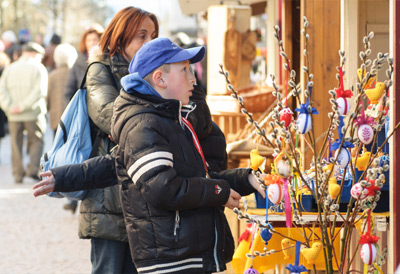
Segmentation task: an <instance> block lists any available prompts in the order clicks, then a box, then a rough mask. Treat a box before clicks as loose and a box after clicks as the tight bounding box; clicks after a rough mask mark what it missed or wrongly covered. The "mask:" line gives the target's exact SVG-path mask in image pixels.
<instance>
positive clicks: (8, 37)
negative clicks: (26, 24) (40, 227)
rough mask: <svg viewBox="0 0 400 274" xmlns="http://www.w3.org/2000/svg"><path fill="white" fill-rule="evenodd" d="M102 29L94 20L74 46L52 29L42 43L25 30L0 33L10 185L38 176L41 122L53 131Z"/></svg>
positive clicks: (2, 126)
mask: <svg viewBox="0 0 400 274" xmlns="http://www.w3.org/2000/svg"><path fill="white" fill-rule="evenodd" d="M103 31H104V29H103V28H102V27H101V26H100V25H98V24H93V25H91V26H90V27H88V28H86V29H84V30H83V33H82V35H81V39H80V43H79V45H78V46H77V47H74V46H73V45H71V44H68V43H62V37H61V36H60V35H58V34H56V33H54V34H52V35H51V38H50V39H49V41H48V43H46V44H44V43H43V36H42V35H37V36H35V37H34V39H32V37H31V34H30V32H29V30H27V29H24V30H20V31H19V32H18V34H17V35H16V34H15V33H14V32H13V31H12V30H6V31H4V32H3V33H2V34H1V40H0V76H1V78H0V79H1V80H0V140H1V138H3V137H4V136H5V135H6V134H10V137H11V150H12V159H11V160H12V173H13V177H14V181H15V183H22V182H23V179H24V177H31V178H33V179H35V180H39V179H40V178H39V176H38V174H39V166H40V157H41V156H42V153H43V134H44V132H45V130H46V126H49V127H50V128H51V130H52V131H53V133H54V135H55V132H56V129H57V126H58V123H59V121H60V117H61V115H62V113H63V111H64V109H65V107H66V106H67V104H68V102H69V100H70V98H71V97H72V96H73V95H74V93H75V91H76V90H77V89H78V87H79V86H80V84H81V81H82V75H84V73H85V71H86V68H87V66H88V58H89V54H90V52H91V50H93V49H94V48H95V47H96V46H97V45H98V43H99V41H100V37H101V34H102V33H103ZM3 72H4V73H3ZM22 79H23V81H21V80H22ZM25 135H26V138H27V142H26V143H27V148H26V151H27V152H28V154H29V164H28V166H27V167H26V168H25V167H24V166H23V159H22V155H23V153H22V151H23V144H24V138H25V137H24V136H25ZM76 207H77V202H76V201H70V202H69V203H67V204H66V205H65V207H64V208H65V209H68V210H71V211H72V212H75V210H76Z"/></svg>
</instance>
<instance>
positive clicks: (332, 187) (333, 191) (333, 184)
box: [328, 177, 340, 199]
mask: <svg viewBox="0 0 400 274" xmlns="http://www.w3.org/2000/svg"><path fill="white" fill-rule="evenodd" d="M328 192H329V195H331V197H332V199H335V198H336V197H337V196H338V195H339V192H340V185H338V184H337V180H336V178H334V177H331V178H329V181H328Z"/></svg>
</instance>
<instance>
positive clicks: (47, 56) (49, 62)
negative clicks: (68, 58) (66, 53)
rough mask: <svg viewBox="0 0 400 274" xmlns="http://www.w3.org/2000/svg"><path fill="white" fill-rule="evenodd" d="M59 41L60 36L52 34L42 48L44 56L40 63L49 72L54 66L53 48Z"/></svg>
mask: <svg viewBox="0 0 400 274" xmlns="http://www.w3.org/2000/svg"><path fill="white" fill-rule="evenodd" d="M60 43H61V37H60V36H59V35H57V34H53V36H52V37H51V39H50V43H49V44H48V45H47V46H46V48H45V50H44V56H43V60H42V63H43V65H44V66H45V67H46V69H47V71H48V72H51V71H52V70H53V69H55V68H56V63H55V61H54V50H55V49H56V47H57V46H58V45H59V44H60Z"/></svg>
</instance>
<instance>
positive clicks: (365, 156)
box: [356, 147, 371, 171]
mask: <svg viewBox="0 0 400 274" xmlns="http://www.w3.org/2000/svg"><path fill="white" fill-rule="evenodd" d="M370 158H371V152H369V151H367V149H366V148H365V147H364V148H363V153H362V154H361V156H360V157H358V158H357V162H356V167H357V169H358V170H359V171H362V170H365V168H366V167H367V165H368V162H369V159H370Z"/></svg>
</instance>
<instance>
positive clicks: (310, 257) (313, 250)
mask: <svg viewBox="0 0 400 274" xmlns="http://www.w3.org/2000/svg"><path fill="white" fill-rule="evenodd" d="M321 250H322V243H321V242H315V243H313V244H312V246H311V247H310V248H303V249H302V250H300V252H301V254H303V256H304V258H306V260H307V263H308V264H315V260H316V259H317V257H318V255H319V253H320V252H321Z"/></svg>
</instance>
